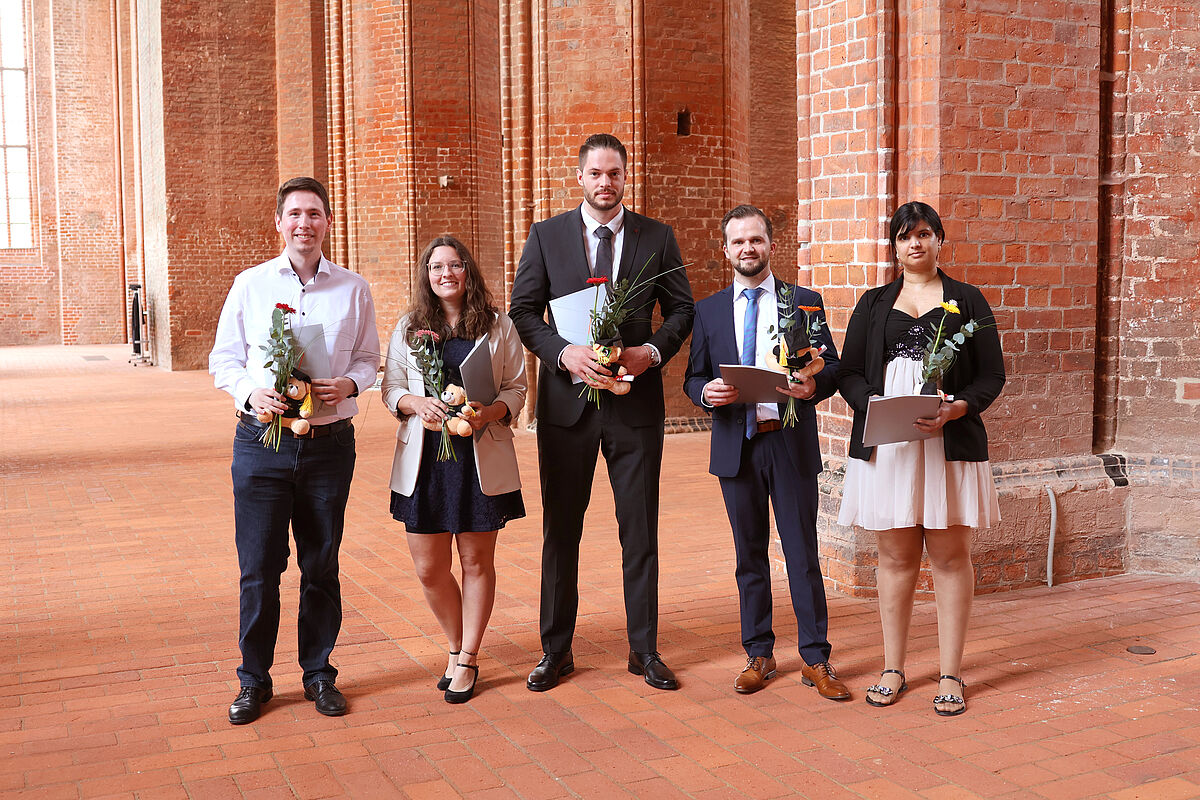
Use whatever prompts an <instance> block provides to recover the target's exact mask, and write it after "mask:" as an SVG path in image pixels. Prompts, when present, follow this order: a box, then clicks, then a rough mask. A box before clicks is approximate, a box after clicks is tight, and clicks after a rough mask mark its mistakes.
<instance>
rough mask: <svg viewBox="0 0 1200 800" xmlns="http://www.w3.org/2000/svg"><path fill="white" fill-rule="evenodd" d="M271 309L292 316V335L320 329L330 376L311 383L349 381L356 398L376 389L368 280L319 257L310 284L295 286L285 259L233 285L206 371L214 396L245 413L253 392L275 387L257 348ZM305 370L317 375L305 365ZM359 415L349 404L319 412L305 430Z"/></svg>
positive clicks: (262, 342)
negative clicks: (223, 395)
mask: <svg viewBox="0 0 1200 800" xmlns="http://www.w3.org/2000/svg"><path fill="white" fill-rule="evenodd" d="M276 303H285V304H287V305H288V306H291V307H292V308H294V309H296V313H295V314H293V315H291V320H290V322H291V327H292V328H293V329H298V328H301V327H303V326H305V325H313V324H318V323H319V324H320V325H322V326H323V328H324V335H325V349H326V351H327V353H328V356H329V358H328V363H329V368H328V373H329V374H327V375H320V374H311V373H310V375H309V377H312V378H340V377H347V378H349V379H350V380H352V381H354V385H355V387H356V389H357V391H359V392H363V391H366V390H367V389H370V388H371V387H372V386H374V385H375V376H376V374H377V373H378V370H379V358H380V355H379V331H378V330H377V329H376V328H375V302H374V300H372V298H371V287H370V286H369V285H368V284H367V281H366V279H364V278H363V277H362V276H361V275H358V274H356V273H354V272H351V271H350V270H348V269H343V268H342V267H339V266H337V265H336V264H334V263H333V262H332V261H329V260H328V259H326V258H324V257H322V258H321V263H320V265H319V266H318V267H317V273H316V275H314V276H313V278H312V280H310V281H309V282H308V283H307V284H305V283H301V281H300V276H298V275H297V274H296V271H295V270H294V269H292V264H291V262H290V261H289V260H288V257H287V255H286V254H281V255H279V256H278V257H277V258H273V259H271V260H270V261H266V262H264V263H262V264H259V265H258V266H256V267H251V268H250V269H247V270H245V271H243V272H242V273H240V274H239V275H238V276H237V277H236V278H234V280H233V288H231V289H230V290H229V296H228V297H226V298H225V306H224V307H223V308H222V309H221V318H220V320H219V321H218V322H217V337H216V341H215V342H214V344H213V349H212V353H211V354H210V355H209V357H208V371H209V372H210V373H212V375H213V378H214V381H215V383H216V386H217V388H218V389H223V390H225V391H226V392H229V394H230V395H231V396H232V397H233V400H234V404H235V406H236V408H237V410H238V411H246V401H247V400H249V398H250V393H251V392H253V391H254V390H255V389H258V388H262V387H273V386H274V384H275V379H274V377H273V376H272V374H271V371H270V370H269V369H267V368H266V366H264V365H265V364H266V358H265V355H264V354H265V351H264V350H263V349H262V347H263V346H266V344H267V342H268V340H269V338H270V334H271V315H272V313H273V312H274V311H275V304H276ZM316 361H319V360H316ZM306 366H309V367H310V369H314V371H315V368H314V367H312V365H311V363H310V364H306ZM357 412H358V403H356V402H355V400H354V398H353V397H350V398H347V399H346V400H344V401H343V402H341V403H338V404H337V405H328V404H324V405H322V406H321V407H320V408H319V410H318V413H317V414H315V415H314V416H313V417H312V418H310V419H309V422H311V423H312V424H313V425H327V424H329V423H331V422H336V421H337V420H339V419H346V418H349V417H352V416H354V415H355V414H356V413H357Z"/></svg>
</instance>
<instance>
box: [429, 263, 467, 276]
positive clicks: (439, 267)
mask: <svg viewBox="0 0 1200 800" xmlns="http://www.w3.org/2000/svg"><path fill="white" fill-rule="evenodd" d="M466 268H467V265H466V264H463V263H461V262H459V261H455V262H454V263H453V264H430V265H429V273H430V274H431V275H441V274H442V273H443V272H445V271H446V270H450V271H451V272H458V273H461V272H463V271H465V270H466Z"/></svg>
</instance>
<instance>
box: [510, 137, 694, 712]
mask: <svg viewBox="0 0 1200 800" xmlns="http://www.w3.org/2000/svg"><path fill="white" fill-rule="evenodd" d="M625 167H626V153H625V147H624V145H622V144H621V142H620V141H619V140H618V139H617V138H616V137H615V136H612V135H610V134H596V135H594V136H590V137H588V139H587V141H585V142H584V143H583V146H582V147H580V148H579V168H578V169H577V170H576V180H578V182H579V185H580V187H582V189H583V203H582V204H581V205H580V206H579V207H578V208H575V209H572V210H571V211H568V212H566V213H564V214H559V215H558V216H556V217H552V218H550V219H548V220H545V221H543V222H538V223H535V224H534V225H533V227H532V228H530V230H529V238H528V239H527V240H526V242H525V250H524V252H523V253H522V254H521V262H520V264H519V265H518V267H517V274H516V277H515V278H514V280H513V290H512V304H511V307H510V308H509V312H508V313H509V316H510V317H512V321H513V324H514V325H516V328H517V332H518V333H519V334H520V335H521V341H522V342H524V343H525V346H526V347H528V348H529V349H530V350H531V351H533V353H534V354H535V355H537V357H538V358H539V359H540V360H541V369H540V371H539V372H538V391H537V440H538V467H539V471H540V473H541V485H542V509H543V518H542V519H543V521H542V603H541V635H542V650H543V652H544V656H543V658H542V660H541V661H540V662H539V663H538V665H537V667H535V668H534V670H533V672H531V673H530V675H529V681H528V684H527V685H528V687H529V689H530V690H532V691H535V692H543V691H546V690H547V689H552V688H553V687H554V686H556V685H557V684H558V680H559V678H560V677H561V676H563V675H566V674H568V673H570V672H571V671H572V670H574V668H575V663H574V660H573V658H572V655H571V640H572V638H573V637H574V634H575V618H576V615H577V612H578V608H579V542H580V539H581V538H582V536H583V516H584V512H585V511H586V510H587V506H588V501H589V499H590V497H591V489H592V477H593V475H594V473H595V470H596V457H597V451H600V452H603V453H604V459H605V461H606V462H607V464H608V473H609V480H610V482H611V483H612V489H613V495H614V498H615V500H616V511H617V527H618V530H619V533H620V540H621V565H622V573H623V578H624V587H625V618H626V625H627V629H628V634H629V671H630V672H632V673H633V674H635V675H643V676H645V680H646V683H648V684H649V685H651V686H653V687H655V688H657V689H676V688H678V683H677V681H676V680H675V676H674V674H673V673H672V672H671V670H670V668H668V667H667V665H666V664H664V663H663V661H662V658H661V657H660V656H659V655H658V652H657V650H658V479H659V470H660V467H661V464H662V447H663V420H664V417H665V413H666V412H665V406H664V403H663V388H662V366H663V365H664V364H665V363H666V362H667V361H669V360H670V359H671V357H672V356H674V355H675V353H677V352H678V351H679V348H680V346H681V345H682V344H683V341H684V339H686V338H687V335H688V332H689V331H691V329H692V314H693V313H694V307H693V304H692V292H691V287H690V286H689V285H688V280H687V276H686V274H685V273H684V271H683V268H682V264H683V260H682V258H681V257H680V254H679V246H678V245H677V244H676V243H675V234H674V233H673V232H672V231H671V228H670V226H668V225H664V224H663V223H661V222H658V221H656V220H653V219H649V218H647V217H643V216H641V215H640V214H635V213H633V212H632V211H629V210H627V209H625V208H624V207H623V206H622V205H621V198H622V197H623V195H624V191H625V176H626V175H625ZM593 277H605V278H609V279H610V281H613V282H618V281H622V280H629V281H630V282H631V283H633V284H636V285H637V286H639V287H640V288H638V289H637V290H636V291H634V292H632V293H631V296H630V300H629V304H628V307H629V308H630V309H631V313H630V314H629V316H628V318H626V320H625V321H624V323H623V324H622V325H621V326H620V334H621V339H622V341H623V343H624V346H625V350H624V352H623V353H622V354H621V357H620V362H619V365H620V366H624V367H625V369H626V370H627V371H628V372H629V374H631V375H633V376H634V377H635V380H634V381H633V384H632V387H631V389H630V391H629V393H628V394H625V395H623V396H618V395H615V394H613V393H611V392H608V391H600V393H599V395H600V400H599V407H597V405H596V404H594V403H592V402H590V401H589V400H588V399H587V397H585V396H581V392H582V393H583V394H586V389H587V387H589V386H595V385H596V383H597V381H603V379H604V378H606V377H608V376H610V375H611V373H612V371H613V370H615V365H614V367H613V368H612V369H611V370H610V369H607V368H605V367H604V366H602V365H601V363H600V361H599V358H598V356H597V354H596V353H595V352H594V351H593V350H592V348H590V347H586V346H582V345H572V344H571V343H569V342H568V341H567V340H566V339H564V338H563V337H562V336H560V335H559V333H558V328H557V325H556V323H555V321H554V319H553V314H551V318H550V320H549V322H547V321H546V320H545V319H544V318H543V317H544V314H545V312H546V307H547V305H548V303H549V301H550V300H551V299H553V298H557V297H562V296H563V295H568V294H571V293H573V292H577V291H579V290H581V289H584V288H587V285H588V279H589V278H593ZM656 303H657V305H658V308H659V310H660V312H661V314H662V325H661V326H660V327H659V328H658V330H653V326H652V324H651V314H652V312H653V311H654V306H655V304H656ZM572 375H575V376H577V377H579V378H581V379H582V381H583V382H582V383H572V380H571V376H572Z"/></svg>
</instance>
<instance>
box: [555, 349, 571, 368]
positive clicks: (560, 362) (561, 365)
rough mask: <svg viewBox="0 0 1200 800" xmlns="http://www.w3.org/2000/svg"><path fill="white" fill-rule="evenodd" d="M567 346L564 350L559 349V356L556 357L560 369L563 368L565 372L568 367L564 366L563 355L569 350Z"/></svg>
mask: <svg viewBox="0 0 1200 800" xmlns="http://www.w3.org/2000/svg"><path fill="white" fill-rule="evenodd" d="M570 346H571V345H567V347H570ZM567 347H564V348H563V349H562V350H559V351H558V358H556V359H555V362H556V363H557V364H558V368H559V369H561V370H562V371H564V372H566V370H567V368H566V367H564V366H563V360H562V357H563V353H565V352H567Z"/></svg>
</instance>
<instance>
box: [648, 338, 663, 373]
mask: <svg viewBox="0 0 1200 800" xmlns="http://www.w3.org/2000/svg"><path fill="white" fill-rule="evenodd" d="M646 347H648V348H650V366H652V367H657V366H659V365H661V364H662V353H660V352H658V348H657V347H655V346H654V345H652V344H650V343H649V342H646Z"/></svg>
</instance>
